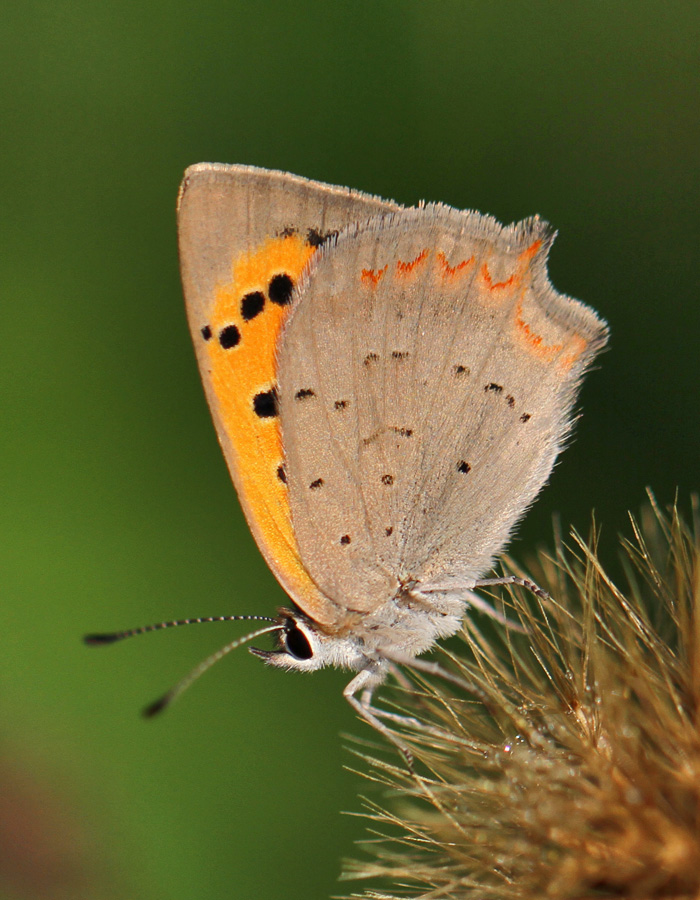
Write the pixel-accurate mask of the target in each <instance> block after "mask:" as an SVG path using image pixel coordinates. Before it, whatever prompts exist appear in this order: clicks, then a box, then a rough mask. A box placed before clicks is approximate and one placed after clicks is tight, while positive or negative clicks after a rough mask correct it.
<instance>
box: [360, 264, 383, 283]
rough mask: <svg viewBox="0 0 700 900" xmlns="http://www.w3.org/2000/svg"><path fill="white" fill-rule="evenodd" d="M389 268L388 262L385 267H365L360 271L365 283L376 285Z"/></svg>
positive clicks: (362, 280)
mask: <svg viewBox="0 0 700 900" xmlns="http://www.w3.org/2000/svg"><path fill="white" fill-rule="evenodd" d="M388 268H389V263H387V264H386V265H385V266H384V268H383V269H363V270H362V272H360V281H361V282H362V283H363V284H368V285H371V287H376V286H377V285H378V284H379V282H380V281H381V280H382V278H383V277H384V275H385V274H386V270H387V269H388Z"/></svg>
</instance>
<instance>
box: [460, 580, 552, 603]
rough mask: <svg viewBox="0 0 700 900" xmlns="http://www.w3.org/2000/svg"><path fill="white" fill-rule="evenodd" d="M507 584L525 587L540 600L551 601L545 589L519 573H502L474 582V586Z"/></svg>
mask: <svg viewBox="0 0 700 900" xmlns="http://www.w3.org/2000/svg"><path fill="white" fill-rule="evenodd" d="M509 584H517V585H518V586H519V587H523V588H525V590H526V591H530V593H531V594H534V595H535V597H539V599H540V600H545V601H546V602H547V603H550V602H551V601H552V597H551V595H550V594H548V593H547V591H544V590H542V588H541V587H540V586H539V585H537V584H535V582H534V581H530V579H529V578H521V577H520V576H519V575H503V576H501V577H500V578H480V579H479V580H478V581H475V582H474V587H475V588H481V587H495V586H497V585H509Z"/></svg>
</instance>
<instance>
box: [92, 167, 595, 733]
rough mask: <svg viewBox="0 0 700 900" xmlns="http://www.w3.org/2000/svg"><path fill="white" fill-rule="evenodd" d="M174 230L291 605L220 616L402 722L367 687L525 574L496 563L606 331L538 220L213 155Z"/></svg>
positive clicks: (265, 543) (227, 427)
mask: <svg viewBox="0 0 700 900" xmlns="http://www.w3.org/2000/svg"><path fill="white" fill-rule="evenodd" d="M178 228H179V244H180V259H181V266H182V280H183V285H184V293H185V301H186V305H187V314H188V319H189V323H190V329H191V332H192V339H193V341H194V345H195V349H196V353H197V359H198V362H199V369H200V373H201V376H202V381H203V383H204V389H205V392H206V396H207V400H208V402H209V407H210V409H211V413H212V416H213V419H214V424H215V426H216V431H217V434H218V437H219V441H220V442H221V446H222V448H223V451H224V455H225V457H226V461H227V463H228V467H229V470H230V472H231V476H232V478H233V482H234V484H235V486H236V489H237V491H238V496H239V498H240V502H241V506H242V507H243V510H244V512H245V515H246V518H247V520H248V523H249V525H250V528H251V531H252V532H253V535H254V536H255V539H256V541H257V543H258V546H259V547H260V550H261V552H262V553H263V555H264V557H265V559H266V560H267V562H268V564H269V566H270V568H271V569H272V571H273V572H274V574H275V576H276V577H277V579H278V581H279V582H280V584H281V585H282V587H283V588H284V590H285V591H286V592H287V594H288V595H289V597H290V598H291V601H292V606H291V607H290V608H289V609H284V610H281V611H280V613H279V615H278V616H277V617H275V618H270V619H267V617H264V616H259V617H258V616H251V617H236V616H227V617H223V618H226V619H229V618H259V619H263V620H265V621H268V622H269V623H271V624H269V625H267V626H265V627H263V628H261V629H259V630H258V631H257V632H255V633H254V634H253V635H248V636H246V638H243V639H242V640H247V639H250V638H251V637H254V636H257V635H258V634H261V633H264V632H266V631H274V632H277V634H278V643H279V646H278V647H277V649H275V650H272V651H263V650H257V649H256V650H254V651H253V652H254V653H256V654H257V655H258V656H261V657H262V658H263V659H264V660H265V661H266V662H268V663H270V664H272V665H275V666H281V667H284V668H288V669H299V670H304V671H311V670H314V669H319V668H321V667H322V666H326V665H335V666H342V667H344V668H347V669H351V670H353V671H354V672H355V673H356V674H355V675H354V677H353V678H352V680H351V681H350V683H349V684H348V686H347V688H346V690H345V696H346V697H347V698H348V700H349V701H350V702H351V703H352V704H353V706H354V707H355V708H356V709H357V710H358V712H359V713H360V714H361V715H362V716H364V718H366V719H367V720H369V721H370V722H371V723H372V724H373V725H374V726H375V727H377V728H379V730H380V731H385V730H386V729H385V728H384V726H383V725H382V723H381V722H380V721H379V720H378V719H377V717H376V715H375V712H374V711H373V708H372V707H371V703H370V699H371V692H372V689H373V688H374V687H375V686H376V685H377V684H378V683H379V682H381V680H382V679H383V678H384V677H385V675H386V673H387V671H388V670H389V669H390V668H391V666H392V664H393V663H395V662H401V661H404V662H405V661H406V660H411V659H413V658H414V657H416V656H418V655H419V654H421V653H423V652H424V651H426V650H428V649H429V648H430V647H432V646H433V644H434V643H435V641H436V640H437V639H438V638H441V637H445V636H448V635H452V634H454V633H455V632H456V631H457V630H458V629H459V627H460V624H461V622H462V618H463V616H464V615H465V611H466V609H467V608H468V606H470V605H472V606H473V605H477V606H481V607H482V608H483V607H485V606H486V603H485V601H483V600H482V601H480V600H479V598H478V596H477V595H476V594H474V589H475V588H479V587H481V586H485V585H489V584H494V583H506V582H508V581H513V580H516V581H517V580H518V579H513V578H486V579H484V577H483V576H484V574H485V573H486V572H487V571H488V570H489V568H490V567H491V565H492V563H493V561H494V558H495V557H496V556H497V554H498V553H499V552H500V551H501V550H502V549H503V547H504V545H505V544H506V542H507V540H508V538H509V535H510V534H511V531H512V530H513V528H514V526H515V524H516V523H517V521H518V520H519V519H520V517H521V516H522V515H523V513H524V512H525V510H526V509H527V508H528V506H529V505H530V504H531V503H532V502H533V500H534V499H535V497H536V495H537V493H538V492H539V490H540V488H541V487H542V486H543V485H544V483H545V482H546V481H547V478H548V477H549V474H550V471H551V469H552V466H553V464H554V461H555V459H556V457H557V455H558V453H559V451H560V449H561V447H562V444H563V442H564V441H565V439H566V437H567V435H568V434H569V431H570V428H571V423H572V407H573V404H574V400H575V397H576V393H577V390H578V387H579V384H580V382H581V378H582V376H583V374H584V372H585V370H586V369H587V368H588V366H589V365H590V363H591V361H592V360H593V358H594V356H595V355H596V353H598V351H599V350H600V349H601V348H602V347H603V346H604V344H605V343H606V340H607V326H606V324H605V322H603V321H602V320H601V319H600V318H599V317H598V316H597V315H596V313H595V312H594V311H593V310H592V309H591V308H589V307H588V306H585V305H584V304H583V303H580V302H578V301H577V300H573V299H571V298H569V297H566V296H564V295H562V294H559V293H557V291H555V290H554V288H553V287H552V285H551V284H550V282H549V278H548V276H547V269H546V260H547V254H548V251H549V248H550V246H551V244H552V241H553V239H554V233H553V232H552V231H551V230H550V228H549V226H548V225H547V224H546V223H545V222H543V221H542V220H541V219H539V218H537V217H533V218H530V219H526V220H525V221H523V222H520V223H518V224H515V225H509V226H506V227H503V226H501V225H499V224H498V223H497V222H496V221H495V220H494V219H493V218H491V217H489V216H484V215H480V214H479V213H476V212H468V211H467V212H465V211H460V210H456V209H452V208H451V207H448V206H444V205H441V204H432V203H429V204H422V205H420V206H418V207H415V208H403V207H401V206H399V205H398V204H396V203H392V202H389V201H386V200H382V199H380V198H378V197H373V196H370V195H368V194H363V193H360V192H359V191H353V190H349V189H347V188H341V187H334V186H331V185H327V184H321V183H319V182H314V181H309V180H307V179H305V178H300V177H298V176H295V175H290V174H288V173H286V172H274V171H268V170H265V169H257V168H252V167H248V166H226V165H216V164H208V163H204V164H201V165H196V166H192V167H191V168H190V169H188V170H187V172H186V174H185V177H184V181H183V183H182V186H181V189H180V195H179V199H178ZM527 586H529V587H531V588H532V589H534V590H537V589H536V587H535V586H533V585H531V584H529V583H527ZM207 621H211V620H207ZM169 624H172V623H162V625H161V626H149V627H148V628H146V629H137V630H136V631H131V632H120V633H118V634H113V635H103V636H96V635H93V636H91V638H90V641H91V642H93V643H96V642H105V641H109V640H117V639H119V638H121V637H126V636H128V635H130V634H133V633H138V632H139V631H145V630H151V629H152V628H154V627H165V626H167V625H169ZM241 642H242V641H241V640H238V641H234V642H233V643H232V644H229V645H228V646H227V647H225V648H223V650H221V651H219V652H218V653H217V654H215V657H212V659H211V660H208V661H207V662H206V663H204V664H203V665H202V666H201V667H198V669H197V670H195V672H194V673H193V675H191V676H189V677H188V679H186V680H185V681H184V682H182V683H181V684H180V685H179V686H178V687H177V688H176V689H175V691H173V692H170V694H168V695H166V697H165V698H163V700H162V701H159V703H158V704H155V705H154V706H153V707H151V708H150V709H151V711H154V710H155V709H159V708H162V706H163V705H164V704H165V703H166V702H167V701H168V700H170V699H172V697H173V696H174V695H175V694H176V693H179V691H180V690H182V689H183V687H184V686H186V684H188V683H189V682H190V681H191V680H192V677H196V675H197V674H199V673H200V672H201V671H202V670H203V668H205V667H206V666H208V665H209V664H210V663H211V661H212V660H213V659H218V658H219V657H220V656H221V655H223V653H225V652H227V651H228V650H229V649H232V648H233V647H234V646H238V645H239V644H240V643H241ZM358 695H359V696H360V697H361V698H362V699H358Z"/></svg>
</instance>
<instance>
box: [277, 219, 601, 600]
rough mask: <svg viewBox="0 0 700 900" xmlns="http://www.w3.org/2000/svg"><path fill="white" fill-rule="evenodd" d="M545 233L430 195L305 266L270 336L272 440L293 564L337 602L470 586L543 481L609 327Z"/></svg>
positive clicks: (353, 232) (530, 223) (355, 231)
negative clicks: (275, 364)
mask: <svg viewBox="0 0 700 900" xmlns="http://www.w3.org/2000/svg"><path fill="white" fill-rule="evenodd" d="M552 239H553V235H552V234H551V233H550V231H549V229H548V227H547V226H546V224H545V223H543V222H542V221H540V220H538V219H530V220H527V221H525V222H523V223H520V224H519V225H515V226H510V227H507V228H503V227H501V226H500V225H498V224H497V223H496V222H495V221H494V220H493V219H491V218H489V217H486V216H481V215H478V214H476V213H470V212H459V211H456V210H453V209H450V208H448V207H443V206H434V205H429V206H426V207H423V208H419V209H411V210H405V211H403V212H399V213H397V214H395V215H391V216H389V217H384V218H380V219H377V220H374V221H373V222H371V223H369V224H367V225H365V226H361V227H360V228H352V229H350V230H348V231H347V232H345V233H343V234H342V235H341V236H340V238H339V239H338V241H337V244H336V246H335V247H330V246H329V247H328V248H327V249H324V250H323V251H322V252H321V254H320V255H319V257H318V258H317V259H316V260H315V262H314V264H312V266H311V267H310V269H309V273H308V277H306V278H305V279H304V281H303V283H302V285H301V286H300V288H299V299H298V302H297V303H296V304H295V308H294V311H293V314H292V316H291V317H290V319H289V320H288V322H287V324H286V326H285V329H284V332H283V338H282V341H281V349H280V355H279V383H280V415H281V425H282V437H283V444H284V452H285V455H286V459H287V474H288V486H289V497H290V502H291V509H292V518H293V523H294V528H295V534H296V538H297V542H298V546H299V550H300V554H301V558H302V560H303V563H304V566H305V567H306V568H307V569H308V571H309V572H310V574H311V576H312V578H313V579H314V581H315V583H316V584H317V585H318V586H319V587H320V589H321V590H322V591H323V593H324V594H325V595H326V596H328V597H331V598H336V599H340V600H341V601H342V603H343V604H344V606H345V608H346V609H347V610H348V611H350V612H352V611H357V612H358V613H366V612H370V611H372V610H374V609H377V608H378V607H379V606H380V605H381V604H382V603H384V602H385V601H387V600H390V599H391V598H392V597H394V596H395V594H396V591H397V588H398V587H399V585H406V584H409V583H412V582H417V583H418V586H419V587H421V588H423V589H424V590H430V589H431V587H432V588H437V586H438V585H440V586H441V587H442V586H444V587H445V589H447V586H449V585H450V584H453V585H455V586H457V585H462V586H464V585H466V584H468V583H470V582H473V580H474V579H476V578H478V577H479V576H481V575H483V573H484V572H485V571H486V570H487V569H488V568H489V566H490V564H491V561H492V560H493V557H494V556H495V555H496V554H497V553H498V552H499V551H500V550H501V549H502V547H503V545H504V544H505V542H506V541H507V539H508V536H509V534H510V532H511V530H512V528H513V526H514V525H515V523H516V522H517V520H518V519H519V518H520V517H521V515H522V514H523V512H524V511H525V509H526V508H527V507H528V505H529V504H530V503H531V502H532V501H533V499H534V498H535V496H536V494H537V493H538V491H539V490H540V488H541V487H542V485H543V484H544V483H545V481H546V480H547V478H548V476H549V473H550V471H551V468H552V466H553V464H554V460H555V458H556V456H557V453H558V452H559V450H560V448H561V446H562V442H563V441H564V439H565V437H566V434H567V432H568V431H569V428H570V424H571V409H572V405H573V402H574V399H575V395H576V391H577V388H578V386H579V383H580V380H581V377H582V374H583V372H584V370H585V369H586V367H587V366H588V365H589V364H590V362H591V360H592V359H593V357H594V355H595V354H596V352H597V351H598V350H599V349H600V348H601V347H602V346H603V344H604V343H605V341H606V336H607V329H606V326H605V323H603V322H602V321H601V320H600V319H599V318H598V317H597V316H596V314H595V313H594V312H593V310H591V309H590V308H589V307H587V306H585V305H584V304H582V303H579V302H578V301H575V300H572V299H570V298H568V297H565V296H563V295H560V294H558V293H557V292H556V291H555V290H554V289H553V288H552V286H551V284H550V283H549V280H548V277H547V272H546V257H547V252H548V249H549V246H550V244H551V241H552Z"/></svg>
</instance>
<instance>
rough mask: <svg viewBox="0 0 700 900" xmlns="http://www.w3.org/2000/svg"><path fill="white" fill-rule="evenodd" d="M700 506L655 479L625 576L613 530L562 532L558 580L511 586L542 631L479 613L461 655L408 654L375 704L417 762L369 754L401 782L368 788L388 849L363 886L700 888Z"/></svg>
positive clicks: (389, 899) (627, 543)
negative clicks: (615, 558) (535, 587)
mask: <svg viewBox="0 0 700 900" xmlns="http://www.w3.org/2000/svg"><path fill="white" fill-rule="evenodd" d="M690 518H691V523H692V524H691V525H688V524H686V523H685V522H684V520H683V519H682V517H681V516H680V514H679V513H678V511H677V509H676V507H674V508H672V509H671V510H670V512H668V513H664V512H663V511H662V510H661V509H660V508H659V506H658V505H657V504H656V502H655V500H654V498H653V497H650V502H649V504H648V505H647V506H646V507H645V508H644V510H643V511H642V513H641V516H640V517H639V518H638V519H632V536H631V538H630V539H627V540H623V541H622V550H623V557H622V565H621V571H622V578H621V579H613V577H612V576H611V575H610V573H609V571H607V570H606V567H604V566H603V564H602V562H601V559H600V556H599V554H598V547H597V535H596V533H595V530H594V531H593V532H592V534H591V536H590V538H589V539H588V540H587V541H584V540H583V539H582V538H581V537H580V536H579V535H576V534H574V535H573V539H572V542H571V545H570V546H569V547H566V546H565V545H564V543H563V541H562V540H561V539H560V538H559V539H557V540H556V542H555V551H554V553H553V554H550V555H545V554H542V555H540V557H539V559H538V560H537V561H536V562H535V563H534V565H533V572H532V575H533V576H534V580H535V581H536V582H537V584H539V585H541V586H542V587H543V588H544V590H545V591H546V592H547V593H548V594H549V595H550V597H549V598H544V597H539V596H536V597H533V596H532V595H530V596H528V595H527V594H526V593H525V592H524V591H522V590H521V589H520V587H519V586H518V584H519V583H520V582H519V581H518V582H516V583H515V584H513V585H511V586H510V587H509V589H508V597H507V606H508V610H507V611H508V614H509V616H510V617H512V618H515V620H516V621H518V622H520V624H521V625H522V627H523V630H524V632H525V633H522V634H521V633H518V631H517V630H515V629H512V628H508V626H507V625H506V624H504V622H503V621H489V622H484V621H483V619H478V617H476V616H474V617H473V618H472V621H470V622H469V623H468V627H467V628H465V630H464V635H463V638H464V642H463V645H462V647H461V648H460V649H459V650H457V651H454V650H453V651H452V652H449V653H448V652H445V654H444V656H445V659H444V661H443V662H440V663H439V664H438V663H435V662H430V661H418V663H417V664H412V665H410V666H407V665H405V666H404V669H403V676H402V678H401V679H400V680H398V681H397V687H396V688H394V693H393V697H394V698H395V700H396V702H395V704H393V705H394V708H393V709H390V710H388V709H377V708H375V707H373V713H374V715H375V716H376V717H377V718H378V719H380V720H381V721H382V723H383V724H384V727H385V728H386V729H387V730H389V731H390V732H391V733H392V736H393V737H392V740H393V741H394V743H396V741H397V740H399V741H403V742H406V743H410V748H411V753H412V755H413V758H414V759H415V764H414V765H413V766H412V767H411V768H410V769H408V770H406V769H404V770H402V769H401V767H396V766H391V765H389V764H387V763H386V762H383V761H381V760H378V759H372V757H370V756H369V755H368V754H367V753H365V754H363V755H362V757H361V758H362V759H363V760H365V763H364V764H365V765H367V766H369V771H368V772H367V775H368V777H370V778H371V779H372V780H374V781H376V782H378V783H379V784H383V785H385V786H388V787H390V788H392V789H393V790H392V793H393V799H391V800H386V801H385V803H384V805H381V804H380V803H378V802H377V800H376V799H375V800H372V801H367V803H366V812H365V815H366V817H367V818H368V819H369V821H370V823H371V830H372V840H371V842H369V843H368V845H367V850H368V853H369V858H366V859H365V860H363V861H360V862H352V863H348V864H347V867H346V872H345V876H344V877H345V878H355V879H358V878H360V879H364V880H365V881H366V883H367V887H366V889H365V890H364V892H361V893H354V894H352V895H351V896H353V897H364V898H370V897H371V898H380V897H381V898H385V900H397V898H406V897H414V898H420V900H429V898H430V900H433V898H449V900H472V898H473V900H477V898H478V900H501V898H502V900H548V898H551V900H558V898H561V900H571V898H573V900H593V898H611V900H612V898H616V900H620V898H629V900H691V898H692V900H698V898H699V897H700V547H699V543H698V523H699V521H700V516H699V515H698V505H697V503H696V502H694V505H693V509H692V515H691V517H690ZM512 568H513V569H514V570H515V572H516V573H517V576H516V577H517V579H526V580H529V575H526V574H525V573H522V572H521V571H520V570H518V568H517V567H512ZM482 626H483V627H482ZM393 662H394V663H395V664H396V666H398V665H403V664H405V663H406V661H405V660H403V659H400V658H398V657H397V658H396V659H394V660H393ZM384 690H385V691H386V689H384ZM383 693H384V692H383ZM384 697H385V704H384V705H386V700H387V699H389V697H388V695H387V694H386V693H384ZM417 766H421V767H422V766H425V767H426V768H427V769H428V771H429V772H430V773H431V774H430V780H429V785H428V790H427V791H426V790H425V789H424V784H422V783H421V779H419V778H418V777H417V776H416V774H415V772H416V767H417Z"/></svg>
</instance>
